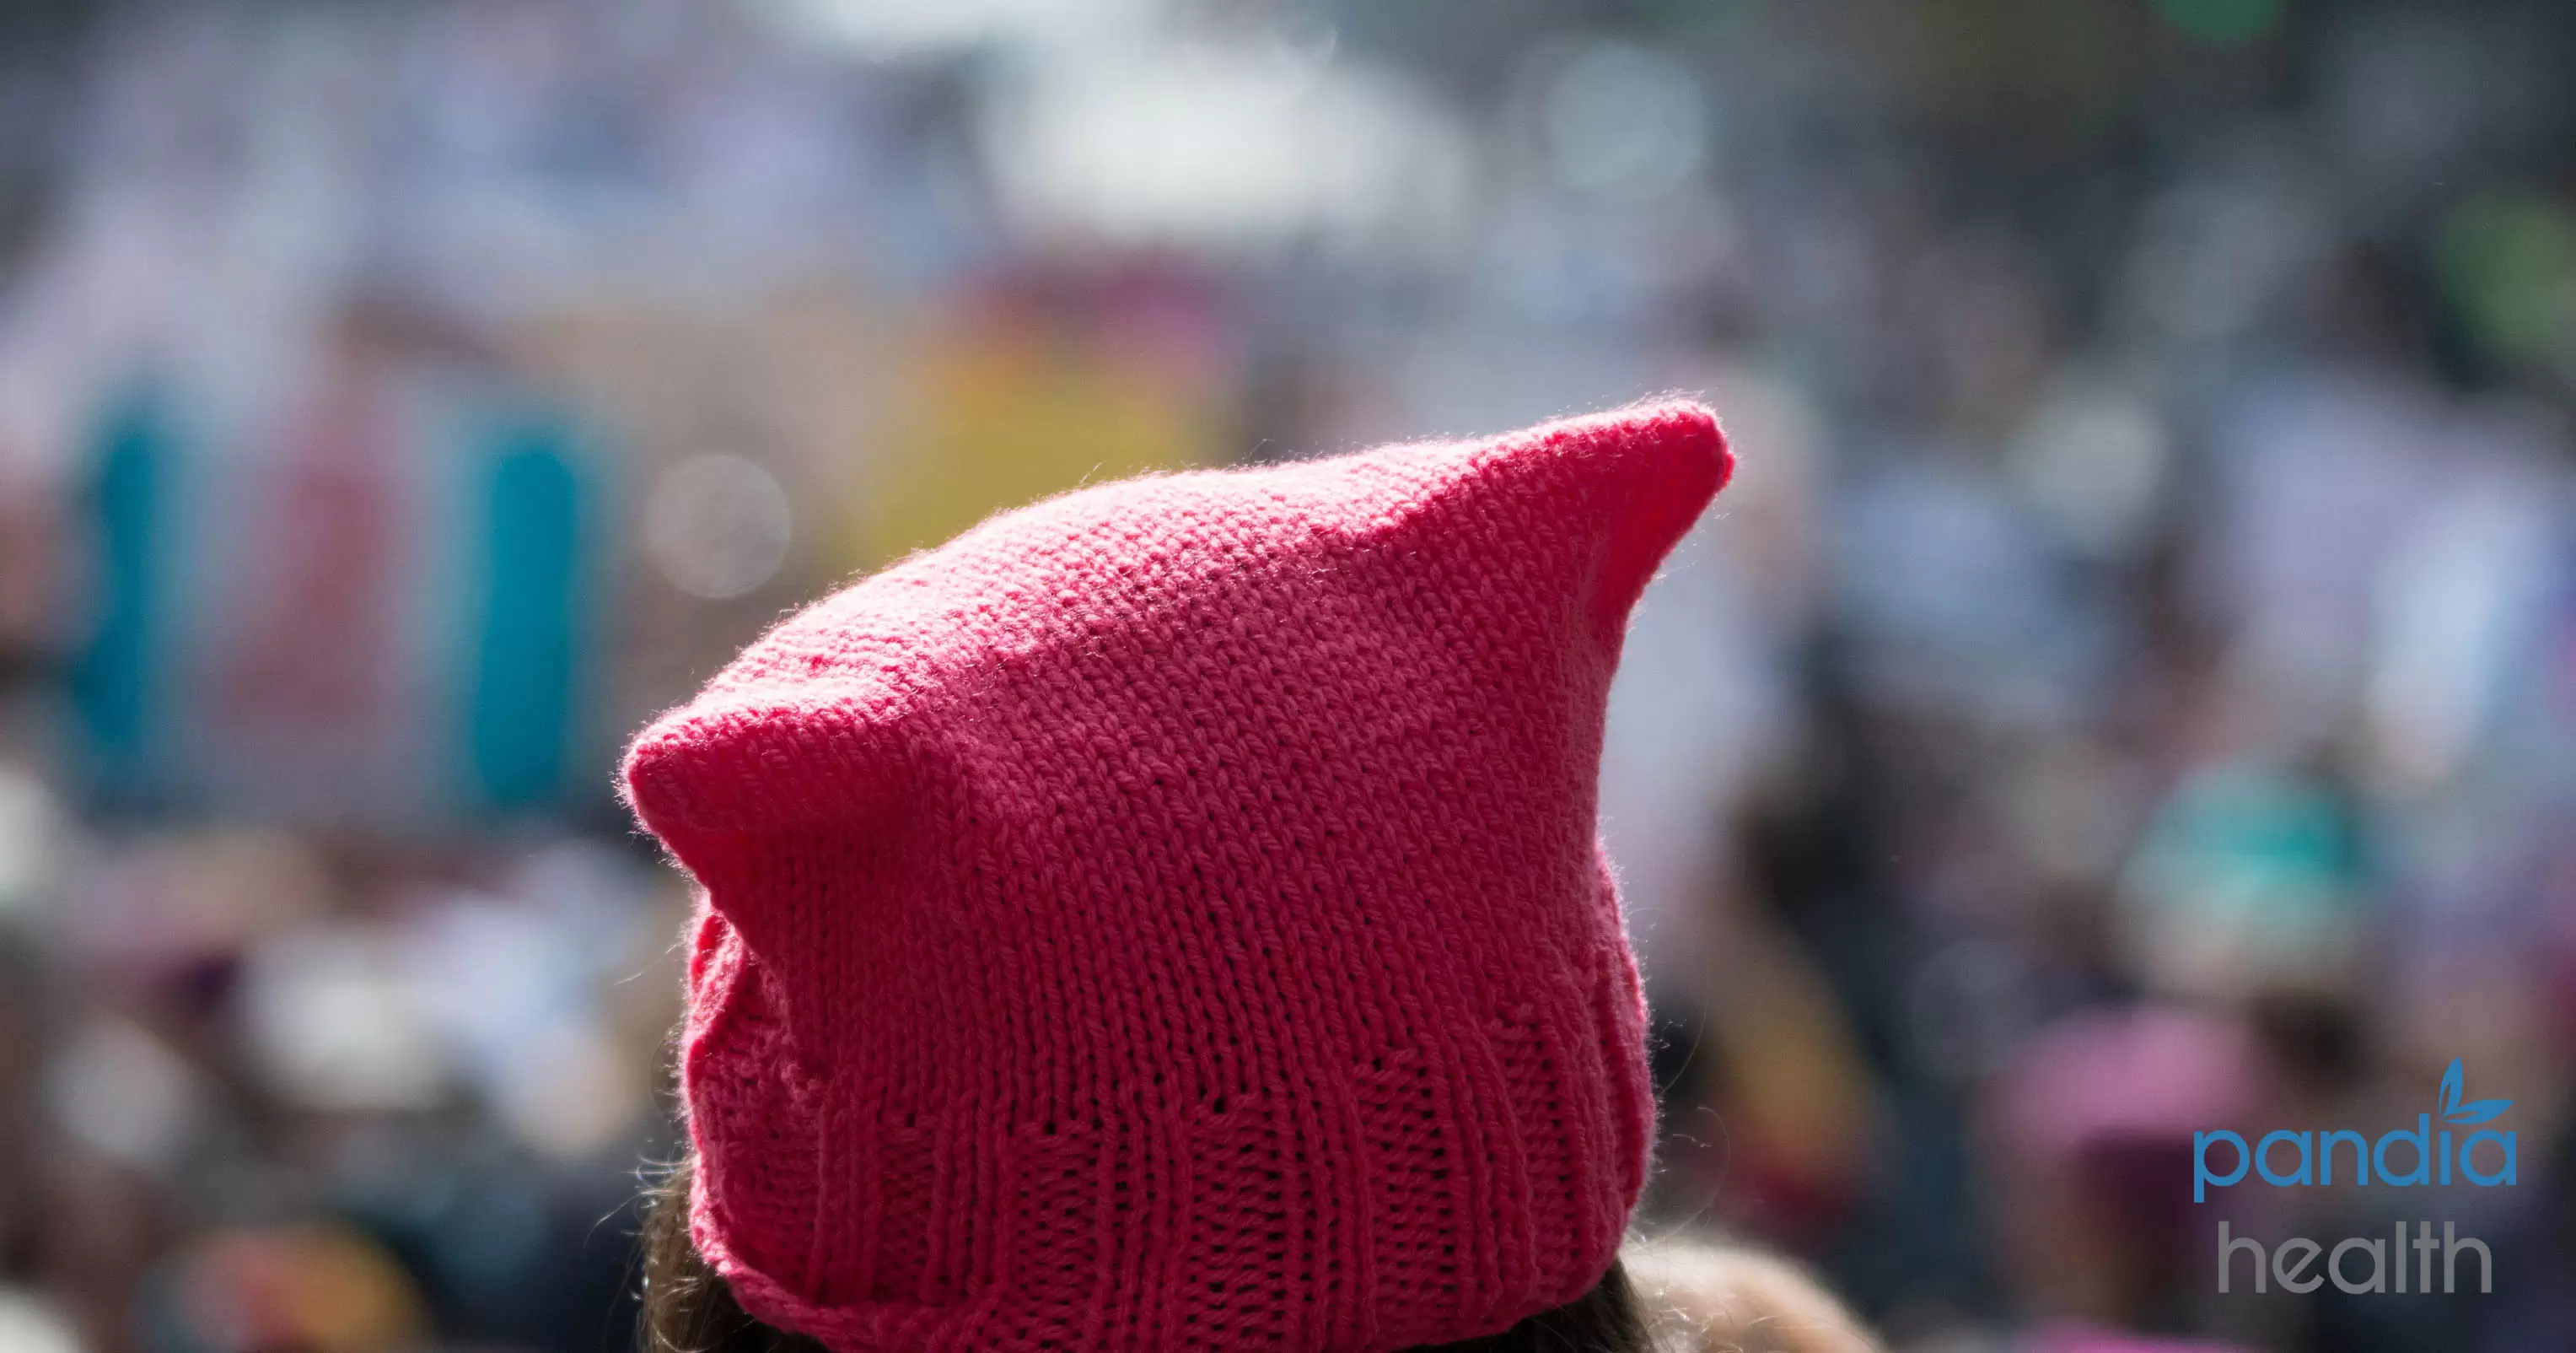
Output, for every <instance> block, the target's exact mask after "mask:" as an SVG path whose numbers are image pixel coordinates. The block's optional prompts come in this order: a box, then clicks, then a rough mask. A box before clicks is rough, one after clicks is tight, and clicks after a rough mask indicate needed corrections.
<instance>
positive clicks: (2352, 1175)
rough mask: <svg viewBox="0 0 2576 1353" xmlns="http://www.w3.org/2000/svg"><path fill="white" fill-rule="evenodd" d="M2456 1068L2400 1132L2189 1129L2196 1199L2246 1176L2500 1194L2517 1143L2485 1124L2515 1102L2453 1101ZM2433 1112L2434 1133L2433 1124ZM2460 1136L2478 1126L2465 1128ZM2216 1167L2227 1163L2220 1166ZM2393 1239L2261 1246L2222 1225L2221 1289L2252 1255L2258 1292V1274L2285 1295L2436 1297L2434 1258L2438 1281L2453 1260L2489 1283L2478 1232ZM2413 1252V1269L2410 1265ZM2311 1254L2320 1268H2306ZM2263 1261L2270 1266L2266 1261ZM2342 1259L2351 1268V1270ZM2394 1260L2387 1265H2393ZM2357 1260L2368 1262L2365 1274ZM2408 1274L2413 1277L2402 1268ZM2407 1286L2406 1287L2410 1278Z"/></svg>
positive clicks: (2448, 1274)
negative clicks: (2470, 1261)
mask: <svg viewBox="0 0 2576 1353" xmlns="http://www.w3.org/2000/svg"><path fill="white" fill-rule="evenodd" d="M2462 1079H2463V1077H2462V1072H2461V1067H2460V1063H2459V1061H2458V1060H2457V1059H2456V1058H2455V1059H2453V1060H2452V1062H2451V1068H2450V1070H2449V1071H2447V1072H2445V1073H2443V1076H2442V1086H2441V1090H2440V1092H2439V1093H2438V1094H2437V1095H2436V1097H2435V1100H2434V1109H2435V1111H2436V1112H2435V1113H2423V1114H2417V1115H2416V1116H2415V1125H2414V1126H2413V1127H2411V1128H2396V1129H2392V1130H2390V1131H2387V1132H2383V1133H2381V1134H2379V1136H2378V1137H2377V1138H2376V1139H2374V1138H2372V1137H2370V1136H2369V1135H2367V1134H2365V1133H2363V1132H2360V1131H2357V1130H2351V1129H2337V1130H2332V1131H2324V1132H2313V1131H2312V1132H2292V1131H2288V1130H2282V1131H2275V1132H2267V1133H2265V1134H2263V1137H2262V1139H2261V1140H2260V1141H2257V1142H2255V1143H2253V1144H2252V1145H2250V1146H2249V1145H2247V1144H2246V1141H2245V1138H2244V1136H2243V1134H2241V1133H2236V1132H2230V1131H2226V1130H2224V1129H2222V1130H2220V1131H2216V1132H2195V1133H2193V1134H2192V1152H2191V1155H2192V1183H2191V1196H2192V1201H2194V1202H2196V1203H2205V1202H2207V1201H2209V1191H2210V1190H2211V1189H2213V1188H2218V1189H2227V1188H2234V1187H2236V1186H2237V1185H2239V1184H2242V1183H2244V1182H2245V1181H2246V1179H2247V1178H2248V1177H2249V1176H2251V1177H2253V1178H2256V1179H2259V1180H2261V1181H2262V1182H2263V1183H2265V1184H2269V1185H2271V1186H2272V1187H2274V1188H2285V1189H2286V1188H2326V1187H2329V1186H2333V1185H2336V1184H2338V1183H2342V1184H2347V1185H2352V1186H2357V1187H2372V1188H2419V1187H2429V1188H2446V1187H2449V1186H2451V1185H2452V1184H2453V1183H2454V1182H2465V1183H2467V1184H2469V1185H2471V1186H2473V1187H2476V1188H2485V1189H2492V1188H2505V1187H2509V1186H2511V1185H2512V1184H2514V1183H2515V1182H2516V1181H2517V1178H2518V1170H2519V1159H2518V1157H2519V1154H2520V1153H2519V1148H2518V1145H2517V1143H2516V1140H2515V1136H2514V1134H2513V1133H2512V1132H2511V1131H2497V1130H2496V1129H2494V1128H2489V1127H2484V1126H2481V1125H2482V1124H2486V1123H2490V1122H2493V1121H2494V1120H2495V1119H2496V1118H2497V1117H2498V1116H2500V1115H2502V1114H2503V1113H2504V1112H2505V1111H2506V1110H2508V1109H2510V1108H2512V1107H2513V1101H2512V1100H2509V1099H2480V1100H2471V1101H2468V1102H2465V1103H2463V1102H2462V1100H2461V1086H2462ZM2436 1114H2438V1115H2439V1119H2440V1126H2439V1127H2438V1128H2437V1127H2436V1126H2435V1118H2436ZM2462 1129H2474V1130H2471V1131H2463V1130H2462ZM2221 1167H2224V1168H2221ZM2393 1241H2394V1244H2393V1246H2392V1244H2391V1240H2389V1239H2381V1238H2377V1237H2372V1238H2367V1239H2365V1238H2361V1237H2354V1238H2352V1239H2348V1240H2345V1241H2342V1242H2341V1243H2339V1244H2337V1245H2336V1246H2335V1247H2334V1249H2333V1251H2332V1253H2331V1254H2330V1255H2327V1251H2326V1248H2325V1247H2324V1246H2323V1245H2320V1244H2318V1243H2317V1242H2316V1241H2313V1240H2309V1239H2306V1238H2304V1237H2292V1238H2291V1239H2289V1240H2285V1241H2282V1242H2281V1243H2280V1244H2279V1246H2277V1247H2276V1248H2274V1249H2272V1250H2270V1251H2268V1252H2267V1251H2266V1250H2265V1249H2264V1247H2263V1245H2262V1243H2261V1242H2260V1241H2257V1240H2253V1239H2251V1238H2243V1237H2233V1236H2230V1235H2229V1234H2228V1226H2227V1223H2226V1222H2223V1221H2222V1222H2220V1223H2219V1224H2218V1290H2219V1291H2221V1292H2225V1291H2227V1290H2228V1280H2229V1274H2228V1261H2229V1259H2230V1258H2232V1257H2234V1256H2236V1255H2239V1254H2250V1255H2251V1257H2252V1259H2253V1272H2254V1290H2255V1291H2257V1292H2260V1291H2264V1290H2266V1288H2265V1278H2266V1271H2267V1269H2268V1270H2269V1276H2270V1277H2271V1278H2273V1279H2276V1280H2278V1281H2279V1282H2280V1284H2281V1286H2282V1287H2283V1288H2285V1289H2287V1290H2289V1291H2292V1292H2313V1291H2315V1290H2316V1289H2317V1288H2318V1287H2319V1286H2321V1285H2322V1284H2324V1283H2325V1282H2326V1281H2328V1280H2329V1279H2331V1280H2332V1281H2333V1283H2334V1285H2335V1287H2336V1288H2337V1289H2338V1290H2340V1291H2343V1292H2348V1293H2356V1294H2358V1293H2364V1292H2392V1291H2393V1292H2407V1291H2410V1290H2411V1291H2415V1292H2431V1291H2434V1290H2436V1288H2435V1286H2434V1282H2435V1276H2436V1274H2435V1269H2436V1265H2435V1262H2434V1261H2435V1260H2436V1259H2437V1258H2438V1259H2439V1260H2440V1261H2441V1262H2440V1265H2439V1270H2440V1275H2439V1276H2440V1282H2441V1285H2440V1287H2439V1289H2438V1290H2440V1291H2443V1292H2450V1291H2454V1290H2456V1284H2457V1282H2458V1281H2459V1277H2460V1274H2459V1265H2460V1260H2461V1259H2462V1258H2463V1257H2464V1256H2466V1257H2470V1258H2474V1259H2475V1260H2476V1261H2477V1273H2478V1290H2479V1291H2481V1292H2491V1291H2493V1290H2494V1287H2495V1272H2494V1270H2495V1256H2494V1255H2493V1254H2492V1253H2490V1252H2489V1251H2488V1249H2487V1247H2486V1245H2485V1244H2484V1243H2483V1242H2481V1241H2479V1240H2477V1239H2476V1238H2474V1237H2464V1236H2460V1235H2458V1234H2457V1232H2456V1229H2455V1227H2454V1226H2453V1224H2452V1223H2450V1222H2444V1223H2442V1234H2441V1236H2440V1238H2439V1239H2436V1238H2435V1237H2434V1235H2433V1223H2432V1222H2430V1221H2424V1222H2422V1223H2420V1224H2418V1225H2417V1227H2416V1230H2415V1234H2414V1236H2412V1237H2411V1238H2410V1237H2409V1236H2408V1234H2407V1224H2406V1223H2405V1222H2403V1221H2400V1222H2398V1223H2397V1224H2396V1233H2395V1235H2394V1237H2393ZM2410 1250H2411V1251H2412V1255H2411V1257H2412V1258H2413V1259H2414V1260H2415V1262H2414V1263H2413V1264H2411V1265H2410V1264H2409V1263H2408V1259H2409V1258H2410V1254H2409V1251H2410ZM2319 1255H2327V1258H2326V1263H2325V1266H2324V1271H2323V1272H2322V1273H2318V1272H2312V1271H2311V1268H2312V1266H2313V1265H2314V1264H2315V1262H2316V1259H2317V1257H2318V1256H2319ZM2267 1260H2268V1261H2269V1262H2268V1263H2267V1262H2266V1261H2267ZM2347 1260H2350V1263H2349V1264H2347V1262H2346V1261H2347ZM2392 1261H2393V1262H2392ZM2365 1263H2366V1265H2367V1267H2366V1268H2365ZM2410 1268H2411V1269H2412V1270H2413V1272H2412V1273H2411V1274H2410V1273H2409V1269H2410ZM2410 1277H2412V1278H2413V1279H2414V1282H2413V1283H2412V1284H2411V1285H2410V1284H2409V1282H2408V1279H2409V1278H2410Z"/></svg>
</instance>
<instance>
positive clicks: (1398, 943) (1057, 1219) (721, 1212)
mask: <svg viewBox="0 0 2576 1353" xmlns="http://www.w3.org/2000/svg"><path fill="white" fill-rule="evenodd" d="M1732 464H1733V462H1732V460H1731V458H1730V457H1729V456H1728V454H1727V452H1726V449H1725V444H1724V441H1723V439H1722V438H1721V437H1720V436H1719V433H1718V430H1717V425H1716V422H1715V420H1714V419H1713V418H1712V417H1711V416H1710V415H1709V413H1708V411H1707V410H1706V409H1703V408H1700V407H1698V406H1696V405H1692V404H1680V403H1674V404H1664V405H1657V406H1653V407H1647V408H1639V409H1633V410H1629V411H1625V412H1620V413H1615V414H1606V415H1601V416H1597V417H1592V418H1584V419H1577V420H1573V421H1568V422H1560V423H1553V424H1549V425H1547V426H1544V427H1540V428H1536V429H1533V430H1529V431H1525V432H1520V433H1516V434H1513V435H1510V436H1505V437H1501V438H1497V439H1493V440H1489V441H1484V442H1477V443H1472V444H1447V445H1416V446H1401V447H1393V448H1388V449H1384V450H1379V451H1374V452H1368V453H1363V454H1359V455H1352V456H1346V457H1342V458H1338V459H1333V460H1324V461H1317V462H1310V463H1306V464H1298V465H1288V466H1281V467H1275V468H1261V469H1246V470H1234V471H1217V472H1207V473H1195V474H1182V475H1172V476H1167V477H1161V478H1148V479H1140V480H1134V481H1130V482H1126V483H1117V484H1109V485H1104V486H1101V487H1097V488H1092V489H1086V490H1083V491H1080V492H1076V493H1072V494H1068V495H1066V496H1064V497H1060V498H1056V499H1053V500H1051V501H1048V502H1043V503H1039V504H1037V505H1036V506H1033V507H1029V508H1025V509H1022V510H1020V511H1016V512H1011V513H1007V514H1004V515H1002V516H999V517H995V518H994V519H992V520H990V521H988V522H986V523H984V524H983V525H982V526H979V527H977V528H975V529H974V530H972V531H969V532H967V533H966V534H964V535H962V536H960V537H958V538H957V539H956V540H954V541H952V542H950V543H949V544H947V545H946V546H943V547H941V548H939V549H937V550H933V551H930V552H928V553H924V554H919V555H915V556H913V557H912V558H910V559H907V560H905V561H903V562H901V563H899V564H896V565H894V566H893V567H891V568H888V569H886V570H885V571H884V572H882V573H879V574H877V575H876V576H874V577H871V578H868V579H867V580H865V581H863V582H860V583H859V584H857V585H856V586H853V587H851V588H849V589H848V590H846V591H843V592H841V593H839V594H837V595H835V596H832V597H830V598H827V599H826V600H824V601H822V602H820V603H818V604H816V605H815V606H813V607H812V608H810V609H808V610H806V611H804V612H802V613H800V614H798V615H795V616H793V617H791V618H789V619H788V620H786V621H785V622H784V623H782V624H780V625H779V626H778V627H777V628H776V629H774V630H772V631H771V632H770V633H769V634H768V635H767V636H765V637H764V638H762V639H761V640H760V641H759V642H757V643H755V644H753V645H752V646H751V647H750V648H749V649H748V650H746V651H745V652H744V653H743V654H742V655H741V657H740V658H738V659H736V660H735V662H734V663H733V664H732V665H731V666H730V667H728V668H726V669H725V671H724V672H723V673H722V674H721V675H719V676H718V677H716V679H715V680H714V681H713V682H712V683H711V684H709V686H708V687H707V689H706V690H705V691H704V692H703V693H701V694H700V695H699V696H698V697H697V699H696V700H694V701H693V702H691V703H690V704H688V705H686V706H683V707H682V708H680V709H677V710H674V711H672V712H671V713H669V714H667V715H665V716H664V717H663V718H662V719H660V720H659V721H658V722H656V723H655V724H653V725H652V727H650V728H648V729H646V730H645V731H644V732H643V734H642V735H641V736H639V737H638V738H637V739H636V741H635V744H634V746H633V748H632V749H631V750H630V751H629V753H628V756H627V761H626V768H625V775H626V784H627V789H628V795H629V798H630V801H631V802H632V804H633V805H634V808H635V811H636V813H637V814H638V816H639V817H640V818H641V819H642V820H643V822H644V824H645V825H646V826H647V827H649V828H650V829H651V830H652V831H653V832H654V833H655V834H656V835H658V836H659V837H660V838H661V839H662V841H663V842H664V843H665V844H666V845H668V847H669V848H670V850H671V852H672V853H673V854H674V855H675V856H676V857H677V858H678V860H679V861H680V863H681V864H682V865H684V866H685V867H686V868H687V869H688V870H689V871H690V872H691V873H692V874H693V875H695V876H696V878H697V880H698V881H699V883H700V884H701V885H702V886H703V887H704V889H705V892H706V898H707V903H708V905H707V907H706V909H705V910H704V912H703V914H702V915H701V917H700V920H699V922H698V924H697V930H696V939H695V949H694V952H693V953H692V955H691V958H690V962H689V975H688V994H689V1015H688V1021H687V1025H686V1028H685V1030H684V1031H683V1036H682V1037H683V1042H682V1052H681V1076H682V1088H683V1092H684V1094H685V1097H686V1101H687V1112H688V1120H689V1129H690V1134H691V1137H692V1138H693V1140H694V1141H695V1143H696V1146H697V1151H698V1158H699V1165H698V1175H697V1181H698V1182H697V1191H696V1194H695V1196H694V1198H693V1207H692V1215H691V1230H692V1234H693V1235H694V1237H695V1239H696V1242H697V1245H698V1247H699V1249H700V1251H701V1252H702V1253H703V1254H704V1255H705V1256H706V1257H707V1259H708V1260H709V1261H710V1262H711V1263H712V1264H713V1265H714V1267H715V1268H716V1270H717V1271H718V1272H719V1273H721V1274H722V1275H723V1276H724V1277H725V1278H726V1279H727V1280H728V1281H729V1282H730V1283H731V1284H732V1286H733V1288H734V1290H735V1293H736V1295H737V1297H738V1299H739V1300H740V1301H741V1302H742V1304H743V1305H744V1307H745V1308H746V1309H748V1310H749V1311H751V1312H752V1313H753V1314H755V1315H757V1316H758V1317H760V1318H761V1319H763V1320H766V1321H768V1322H770V1323H772V1324H775V1325H780V1326H784V1327H787V1328H790V1329H794V1330H799V1331H803V1332H806V1333H809V1334H812V1335H814V1336H816V1337H818V1338H820V1339H821V1340H822V1341H823V1342H825V1343H826V1344H828V1345H830V1346H831V1347H833V1348H834V1349H836V1350H840V1353H863V1351H869V1350H967V1349H974V1350H1019V1349H1170V1350H1184V1349H1186V1350H1207V1349H1217V1348H1222V1349H1255V1348H1279V1349H1316V1350H1352V1351H1353V1353H1374V1351H1376V1350H1390V1349H1400V1348H1405V1347H1408V1346H1411V1345H1416V1344H1423V1343H1435V1342H1443V1341H1448V1340H1455V1339H1464V1338H1471V1337H1475V1336H1478V1335H1483V1334H1487V1333H1492V1332H1495V1331H1498V1330H1501V1329H1504V1328H1506V1327H1508V1326H1510V1325H1512V1324H1513V1323H1515V1322H1517V1321H1519V1320H1521V1319H1522V1318H1524V1317H1527V1316H1530V1315H1533V1314H1536V1313H1538V1312H1540V1311H1543V1310H1546V1309H1549V1308H1551V1307H1555V1306H1559V1305H1562V1304H1564V1303H1566V1302H1568V1301H1571V1300H1573V1299H1574V1298H1575V1297H1577V1296H1580V1295H1581V1294H1583V1293H1584V1292H1585V1291H1587V1290H1589V1288H1590V1287H1591V1286H1592V1284H1593V1283H1595V1282H1596V1281H1598V1280H1599V1278H1600V1276H1601V1274H1602V1272H1603V1271H1604V1270H1605V1269H1606V1268H1607V1267H1608V1266H1609V1264H1610V1261H1611V1259H1612V1257H1613V1255H1614V1254H1615V1252H1616V1249H1617V1246H1618V1243H1619V1239H1620V1235H1621V1231H1622V1229H1623V1228H1624V1226H1625V1225H1626V1222H1627V1219H1628V1214H1629V1210H1630V1209H1631V1207H1632V1206H1633V1205H1634V1204H1635V1201H1636V1197H1637V1192H1638V1189H1639V1187H1640V1186H1641V1184H1642V1183H1643V1181H1644V1176H1645V1168H1646V1156H1647V1149H1648V1146H1649V1143H1650V1138H1651V1133H1652V1129H1653V1120H1654V1104H1653V1099H1652V1097H1651V1095H1650V1093H1649V1086H1648V1084H1647V1079H1646V1064H1645V1050H1644V1039H1643V1032H1644V1030H1643V1018H1644V1009H1643V1005H1642V1003H1641V1001H1640V998H1639V994H1638V988H1637V979H1636V971H1635V967H1634V964H1633V962H1632V961H1631V959H1630V956H1629V952H1628V947H1627V942H1626V939H1625V936H1624V934H1623V932H1622V926H1621V921H1620V915H1619V909H1618V901H1617V898H1616V895H1615V893H1614V891H1613V889H1612V886H1611V882H1610V876H1609V873H1608V869H1607V866H1606V864H1605V862H1604V861H1603V859H1602V858H1601V855H1600V853H1599V850H1598V847H1597V845H1596V844H1595V837H1594V834H1593V812H1594V798H1595V785H1596V780H1597V776H1598V768H1599V760H1600V749H1601V725H1602V713H1603V705H1604V701H1605V699H1606V695H1607V692H1608V690H1609V685H1610V676H1611V670H1612V668H1613V667H1614V666H1615V665H1616V664H1617V661H1618V652H1619V645H1620V640H1621V635H1622V633H1623V631H1624V629H1625V625H1626V620H1627V615H1628V611H1629V609H1630V607H1631V606H1632V605H1633V604H1634V603H1635V601H1636V599H1637V594H1638V593H1639V592H1640V591H1641V590H1642V589H1643V588H1644V586H1645V584H1646V581H1647V579H1648V578H1649V577H1650V576H1651V575H1652V573H1653V572H1654V570H1655V568H1656V566H1657V564H1658V563H1659V562H1660V561H1661V560H1662V558H1663V557H1664V555H1665V553H1666V552H1667V551H1669V550H1670V549H1671V547H1672V545H1673V543H1674V541H1675V540H1677V539H1678V538H1679V537H1680V536H1681V534H1682V532H1683V531H1684V530H1686V529H1688V527H1689V526H1690V524H1691V522H1692V521H1693V520H1694V519H1695V518H1697V517H1698V515H1699V513H1700V511H1701V509H1702V508H1703V507H1705V506H1706V505H1707V503H1708V501H1709V499H1710V497H1711V496H1712V495H1713V494H1715V493H1716V491H1717V489H1718V487H1719V486H1720V485H1721V484H1722V483H1724V481H1725V479H1726V477H1727V475H1728V473H1729V471H1730V469H1731V467H1732Z"/></svg>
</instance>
